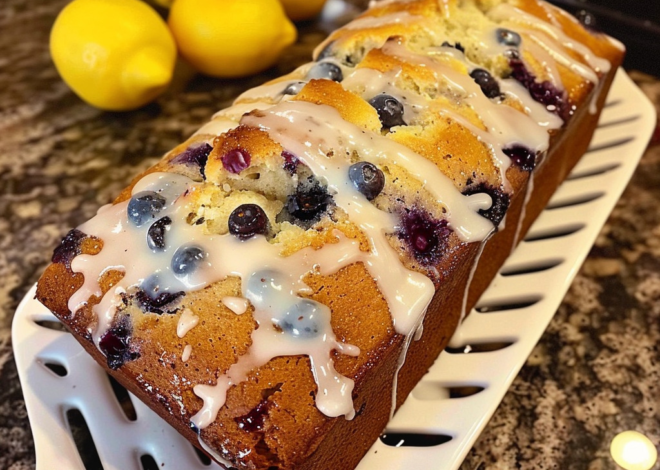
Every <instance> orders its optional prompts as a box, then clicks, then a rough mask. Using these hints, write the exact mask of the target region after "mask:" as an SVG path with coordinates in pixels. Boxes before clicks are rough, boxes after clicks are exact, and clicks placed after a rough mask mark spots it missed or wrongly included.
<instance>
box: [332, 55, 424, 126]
mask: <svg viewBox="0 0 660 470" xmlns="http://www.w3.org/2000/svg"><path fill="white" fill-rule="evenodd" d="M400 74H401V70H391V71H389V72H386V73H381V72H379V71H378V70H374V69H370V68H366V67H362V68H359V69H355V70H353V71H352V72H350V73H349V74H348V76H346V78H344V80H343V81H342V82H341V84H342V86H343V87H344V88H345V89H346V90H349V91H352V92H354V93H357V94H359V95H360V96H361V97H362V98H364V99H365V100H367V101H368V100H370V99H371V98H373V97H374V96H376V95H379V94H381V93H385V94H388V95H390V96H393V97H394V98H396V99H397V100H398V101H399V102H400V103H401V104H403V110H404V112H403V115H404V116H405V121H406V122H407V123H408V124H410V123H411V122H412V121H414V119H415V118H416V117H417V116H418V115H419V114H420V112H421V111H423V110H425V109H427V108H428V105H429V99H428V98H425V97H423V96H421V95H418V94H416V93H414V92H413V91H411V90H406V91H403V90H401V89H399V88H397V87H396V86H395V85H394V84H395V83H396V80H397V78H398V76H399V75H400Z"/></svg>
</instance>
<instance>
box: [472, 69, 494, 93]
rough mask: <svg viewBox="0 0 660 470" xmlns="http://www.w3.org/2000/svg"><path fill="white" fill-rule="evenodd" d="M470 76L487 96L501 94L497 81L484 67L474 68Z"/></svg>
mask: <svg viewBox="0 0 660 470" xmlns="http://www.w3.org/2000/svg"><path fill="white" fill-rule="evenodd" d="M470 77H472V79H473V80H474V81H475V82H476V83H477V85H479V86H480V87H481V91H483V92H484V95H486V96H487V97H488V98H497V97H498V96H501V95H502V93H501V92H500V85H499V84H498V83H497V80H495V78H494V77H493V76H492V75H491V74H490V73H489V72H488V71H487V70H484V69H474V70H473V71H472V72H470Z"/></svg>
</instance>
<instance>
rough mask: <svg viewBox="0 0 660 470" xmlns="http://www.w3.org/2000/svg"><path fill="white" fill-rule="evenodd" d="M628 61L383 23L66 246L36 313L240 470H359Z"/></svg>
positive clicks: (256, 106)
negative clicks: (44, 312)
mask: <svg viewBox="0 0 660 470" xmlns="http://www.w3.org/2000/svg"><path fill="white" fill-rule="evenodd" d="M622 57H623V47H622V46H621V45H620V44H619V43H618V42H617V41H615V40H613V39H611V38H609V37H607V36H605V35H603V34H600V33H598V32H595V31H591V30H588V29H586V28H585V27H583V26H582V25H581V24H580V23H579V22H578V21H577V20H575V19H574V18H572V17H571V16H569V15H567V14H566V13H564V12H563V11H561V10H558V9H557V8H555V7H553V6H551V5H549V4H546V3H543V2H541V1H537V0H398V1H397V0H394V1H388V0H386V1H382V2H376V3H374V4H373V5H372V7H371V8H370V9H369V10H368V11H367V12H366V13H364V14H363V15H362V16H360V17H359V18H357V19H356V20H354V21H353V22H351V23H349V24H347V25H346V26H344V27H343V28H341V29H339V30H337V31H335V32H334V33H333V34H331V35H330V37H328V39H327V40H326V41H325V42H324V43H322V44H321V45H320V46H319V47H318V48H317V50H316V53H315V58H314V61H313V62H311V63H309V64H306V65H304V66H302V67H300V68H299V69H297V70H295V71H294V72H292V73H291V74H289V75H287V76H284V77H281V78H279V79H276V80H274V81H272V82H270V83H267V84H265V85H263V86H260V87H257V88H255V89H252V90H250V91H248V92H246V93H244V94H242V95H241V96H239V97H238V98H237V99H236V101H235V103H234V105H233V106H231V107H230V108H228V109H225V110H223V111H220V112H219V113H217V114H216V115H215V116H214V117H213V119H212V120H211V121H210V122H209V123H208V124H206V125H204V126H203V127H202V128H201V129H200V130H199V131H198V132H197V133H196V134H195V135H193V136H192V137H191V138H190V139H188V141H186V142H185V143H183V144H181V145H180V146H179V147H177V148H175V149H174V150H172V151H171V152H169V153H168V154H167V155H165V157H164V158H163V159H162V160H161V161H160V162H159V163H158V164H157V165H155V166H154V167H153V168H151V169H150V170H148V171H147V172H146V173H144V174H142V175H140V176H138V177H137V178H136V179H135V180H134V181H133V183H132V184H131V185H130V187H129V188H127V189H125V190H124V191H123V192H122V193H121V194H120V195H119V196H118V198H117V199H116V200H115V201H114V203H113V204H110V205H108V206H105V207H102V208H101V209H100V210H99V212H98V215H97V216H95V217H94V218H93V219H92V220H90V221H89V222H86V223H84V224H83V225H81V226H80V227H78V228H77V229H75V230H72V231H71V232H70V233H69V234H68V235H67V236H66V237H65V238H64V239H63V241H62V243H61V245H60V246H59V247H57V248H56V249H55V252H54V254H53V259H52V264H51V265H50V266H49V267H48V268H47V269H46V271H45V273H44V275H43V276H42V278H41V280H40V281H39V285H38V290H37V298H38V299H39V300H40V301H41V302H42V303H43V304H44V305H46V306H47V307H48V308H49V309H50V310H52V311H53V312H54V313H55V315H57V316H58V317H59V318H60V319H61V320H62V322H63V323H64V324H65V325H66V326H67V327H68V328H69V329H70V330H71V331H72V333H73V334H74V335H75V337H76V338H77V339H78V341H79V342H80V343H81V344H82V346H83V347H84V348H85V349H86V350H87V351H88V352H89V353H90V354H91V355H92V356H93V357H94V358H95V359H96V360H97V361H98V362H99V363H100V364H101V365H102V366H103V367H105V368H106V369H107V370H108V371H109V372H110V373H111V374H112V375H113V376H114V377H116V379H117V380H119V381H120V382H121V383H122V384H123V385H124V386H126V387H127V388H128V389H129V390H130V391H131V392H133V393H134V394H135V395H136V396H138V397H139V398H140V399H142V400H143V401H145V402H146V403H147V404H148V405H149V406H150V407H152V408H153V409H154V410H155V411H156V412H157V413H158V414H159V415H160V416H162V417H163V418H164V419H165V420H167V421H168V422H169V423H170V424H172V425H173V426H175V427H176V428H177V429H178V430H179V431H180V432H181V433H182V434H183V435H184V436H185V437H186V438H187V439H189V440H190V441H191V442H192V443H193V444H195V445H196V446H198V447H200V448H201V449H203V450H204V451H205V452H207V453H208V454H209V455H210V456H212V457H213V458H214V459H215V460H217V461H218V462H219V463H221V464H222V465H224V466H225V467H227V468H231V467H236V468H245V469H269V470H275V469H280V470H285V469H330V468H333V469H335V468H336V469H342V470H343V469H350V468H354V467H355V466H356V465H357V464H358V462H359V460H360V459H361V457H362V456H363V455H364V453H365V452H366V451H367V450H368V448H369V447H370V446H371V444H372V443H373V442H374V441H375V440H376V439H377V438H378V436H379V434H380V433H381V432H382V430H383V429H384V427H385V425H386V423H387V421H388V419H389V417H390V416H391V414H392V413H393V412H394V411H395V410H396V408H397V406H399V405H400V404H401V403H402V402H403V400H404V399H405V398H406V396H407V395H408V393H409V392H410V391H411V390H412V388H413V387H414V385H415V384H416V383H417V382H418V381H419V380H420V378H421V377H422V376H423V374H424V373H425V372H426V371H427V369H428V367H429V366H430V365H431V364H432V362H433V361H434V359H435V358H436V357H437V355H438V354H439V353H440V352H441V351H442V350H443V349H444V347H445V346H446V344H447V342H448V340H449V338H450V336H451V335H452V333H453V331H454V330H455V328H456V326H457V325H458V323H459V322H460V320H461V318H462V317H463V316H464V315H465V312H466V311H469V310H470V308H471V307H472V306H473V305H474V304H475V302H476V299H477V298H478V296H479V294H480V293H481V292H482V291H483V290H484V289H485V287H486V286H487V285H488V283H489V282H490V280H491V279H492V278H493V276H494V275H495V273H496V272H497V270H498V268H499V267H500V266H501V264H502V263H503V261H504V260H505V259H506V257H507V255H508V254H509V253H510V252H511V249H512V248H513V247H514V246H515V244H516V243H517V242H518V241H519V240H520V239H521V237H523V235H524V234H525V232H526V230H527V228H528V227H529V225H530V223H531V222H532V221H533V219H534V218H535V217H536V216H537V215H538V214H539V212H540V211H541V210H542V208H543V207H544V205H545V204H546V202H547V201H548V199H549V197H550V195H551V194H552V192H553V191H554V190H555V189H556V187H557V186H558V185H559V184H560V182H561V181H562V180H563V179H564V178H565V177H566V175H567V174H568V172H569V171H570V169H571V167H572V166H573V165H574V164H575V163H576V161H577V160H578V159H579V157H580V156H581V155H582V153H583V152H584V151H585V150H586V148H587V145H588V142H589V140H590V137H591V135H592V133H593V130H594V128H595V126H596V123H597V120H598V115H599V112H600V110H601V109H602V106H603V103H604V99H605V96H606V93H607V90H608V88H609V86H610V83H611V81H612V79H613V77H614V73H615V70H616V68H617V67H618V66H619V65H620V63H621V60H622Z"/></svg>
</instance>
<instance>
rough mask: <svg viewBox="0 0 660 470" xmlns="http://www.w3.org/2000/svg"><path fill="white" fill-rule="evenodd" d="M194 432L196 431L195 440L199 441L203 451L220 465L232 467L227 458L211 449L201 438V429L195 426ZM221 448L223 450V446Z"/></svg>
mask: <svg viewBox="0 0 660 470" xmlns="http://www.w3.org/2000/svg"><path fill="white" fill-rule="evenodd" d="M195 432H196V433H197V442H199V446H200V447H201V448H202V449H203V450H204V452H206V453H207V454H209V455H210V456H211V457H213V459H214V460H215V461H216V462H219V463H220V464H221V465H224V467H225V468H234V464H233V463H231V462H230V461H229V460H227V459H226V458H224V457H223V456H221V455H220V454H218V452H217V451H216V450H214V449H212V448H211V447H210V446H209V445H208V444H207V443H206V442H204V439H202V433H201V430H200V429H199V428H197V429H196V430H195ZM223 450H225V449H224V447H223ZM225 452H226V451H225Z"/></svg>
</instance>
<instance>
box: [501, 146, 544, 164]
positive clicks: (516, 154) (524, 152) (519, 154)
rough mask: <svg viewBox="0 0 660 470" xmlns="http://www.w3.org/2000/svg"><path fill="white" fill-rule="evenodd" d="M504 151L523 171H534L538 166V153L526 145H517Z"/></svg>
mask: <svg viewBox="0 0 660 470" xmlns="http://www.w3.org/2000/svg"><path fill="white" fill-rule="evenodd" d="M502 151H503V152H504V153H505V154H506V155H507V156H508V157H509V158H510V159H511V162H512V163H513V164H514V165H515V166H517V167H518V168H520V169H521V170H523V171H532V170H533V169H534V167H535V166H536V152H534V151H533V150H531V149H528V148H527V147H525V146H524V145H519V144H515V145H512V146H510V147H507V148H505V149H502Z"/></svg>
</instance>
